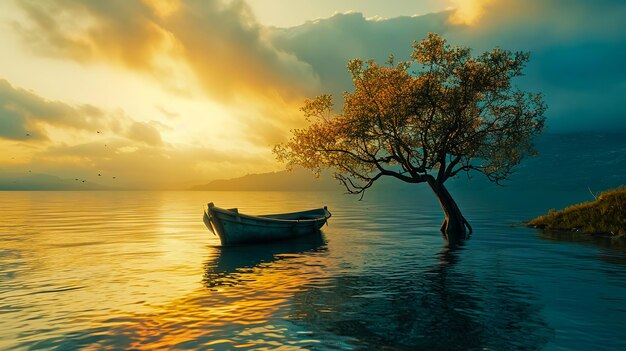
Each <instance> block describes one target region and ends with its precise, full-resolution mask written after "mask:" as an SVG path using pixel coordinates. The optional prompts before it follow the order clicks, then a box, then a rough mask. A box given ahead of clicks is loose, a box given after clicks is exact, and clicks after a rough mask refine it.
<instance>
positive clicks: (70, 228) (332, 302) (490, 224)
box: [0, 192, 626, 350]
mask: <svg viewBox="0 0 626 351" xmlns="http://www.w3.org/2000/svg"><path fill="white" fill-rule="evenodd" d="M208 201H213V202H215V203H216V204H217V205H218V206H221V207H227V208H230V207H239V208H240V209H241V211H242V212H250V213H264V212H271V213H276V212H281V211H292V210H299V209H307V208H310V207H317V206H321V205H328V207H329V209H330V210H331V212H332V213H333V218H332V219H331V220H330V223H329V226H326V227H324V228H323V232H322V234H321V235H319V236H311V237H306V238H302V239H300V240H296V241H291V242H285V243H281V244H277V245H267V246H256V247H235V248H220V247H219V241H218V239H217V238H216V237H214V236H212V235H211V233H210V232H209V231H208V230H207V229H206V228H205V227H204V225H203V223H202V218H201V216H202V205H203V204H204V203H206V202H208ZM462 205H463V207H464V208H465V214H466V215H467V217H468V218H470V220H471V221H472V224H473V227H474V232H475V233H474V235H473V237H472V238H471V239H470V240H469V241H467V242H466V243H465V245H463V246H462V247H460V248H457V249H454V250H452V249H449V248H447V247H446V246H445V244H444V241H443V239H442V237H441V234H440V233H438V228H439V226H440V222H441V213H440V210H439V208H438V207H437V204H436V202H435V201H434V199H432V198H428V199H425V198H424V197H421V196H415V195H414V194H410V193H394V194H379V195H372V196H367V197H366V198H365V200H364V201H361V202H358V201H356V199H355V198H354V197H348V196H344V195H341V194H335V193H307V192H300V193H278V192H267V193H251V192H231V193H221V192H0V349H3V350H4V349H6V350H39V349H45V350H80V349H82V350H100V349H136V350H154V349H159V348H160V349H173V350H196V349H207V350H213V349H215V350H231V349H243V350H245V349H255V350H276V349H284V350H370V349H371V350H381V349H384V350H434V349H438V350H485V349H486V350H516V349H517V350H533V349H537V350H539V349H541V350H544V349H545V350H590V349H593V350H624V349H626V323H624V321H625V320H626V308H625V307H624V306H626V270H625V269H624V267H625V265H626V252H625V250H624V248H623V247H619V245H615V244H614V243H612V242H610V241H608V242H607V241H597V240H582V241H581V240H580V237H575V236H572V235H563V234H560V235H554V234H548V233H541V232H538V231H536V230H534V229H529V228H524V227H519V226H514V225H513V224H515V223H519V222H520V221H521V220H523V219H527V218H530V217H532V216H534V215H536V214H538V213H540V212H542V211H544V210H545V209H544V208H540V206H538V205H535V204H534V203H533V202H528V203H525V204H521V203H512V202H510V201H509V202H506V201H505V204H499V205H494V204H493V203H492V202H489V203H482V202H481V201H479V200H476V201H464V202H463V203H462Z"/></svg>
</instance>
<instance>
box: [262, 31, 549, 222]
mask: <svg viewBox="0 0 626 351" xmlns="http://www.w3.org/2000/svg"><path fill="white" fill-rule="evenodd" d="M411 58H412V61H400V62H397V63H396V62H394V58H393V56H391V57H390V58H389V61H388V62H387V63H386V64H384V65H381V64H378V63H376V62H375V61H374V60H369V61H366V62H364V61H362V60H359V59H354V60H351V61H350V62H349V64H348V70H349V72H350V73H351V75H352V82H353V85H354V90H353V91H352V92H345V93H344V95H343V100H344V103H343V107H342V108H341V111H340V112H339V113H336V112H334V110H333V108H334V107H333V101H332V97H331V95H328V94H326V95H321V96H318V97H316V98H315V99H312V100H306V101H305V104H304V106H303V108H302V111H303V112H304V116H305V117H306V118H307V120H308V121H309V122H310V124H309V125H308V127H306V128H303V129H296V130H293V136H292V138H291V139H290V140H289V141H288V142H287V143H284V144H280V145H277V146H276V147H275V148H274V152H275V154H276V155H277V158H278V159H279V160H280V161H283V162H286V163H287V164H288V165H289V166H293V165H300V166H303V167H305V168H309V169H311V170H314V171H315V172H316V173H319V172H320V171H321V170H322V169H324V168H330V169H333V170H334V171H335V176H336V177H337V178H338V179H339V180H340V181H341V182H342V183H343V184H344V186H345V187H346V189H347V190H348V191H349V192H350V193H354V194H363V192H364V191H365V190H367V189H368V188H370V187H371V186H372V185H373V184H374V182H375V181H376V180H378V179H380V178H381V177H383V176H388V177H394V178H397V179H399V180H402V181H405V182H408V183H422V182H428V183H429V185H431V187H434V188H433V190H435V193H436V194H437V196H438V197H439V199H440V202H441V201H442V198H441V196H440V195H441V194H439V193H438V192H437V189H435V188H436V187H438V188H440V190H445V188H444V187H443V183H444V182H445V181H446V180H448V179H450V178H452V177H454V176H456V175H458V174H459V173H462V172H478V173H481V174H484V175H485V176H486V177H487V178H488V179H489V180H491V181H494V182H496V183H500V182H501V181H503V180H505V179H507V177H509V175H510V174H511V173H512V170H513V167H514V166H515V165H517V164H519V163H520V162H521V161H522V160H523V159H524V158H526V157H528V156H530V155H534V154H535V150H534V147H533V139H534V137H535V136H536V135H538V134H540V133H541V132H542V130H543V127H544V120H545V118H544V116H543V115H544V112H545V110H546V106H545V104H544V102H543V99H542V96H541V94H538V93H529V92H524V91H521V90H519V89H517V88H516V87H514V86H513V85H512V83H511V80H512V79H513V78H515V77H518V76H521V75H522V70H523V68H524V67H525V65H526V63H527V62H528V59H529V54H528V53H525V52H511V51H507V50H503V49H500V48H496V49H493V50H491V51H488V52H485V53H483V54H480V55H478V56H472V54H471V51H470V49H469V48H467V47H462V46H451V45H449V44H447V42H446V40H445V39H443V38H441V37H439V36H438V35H437V34H433V33H429V34H428V37H427V38H426V39H424V40H422V41H420V42H415V43H414V44H413V52H412V54H411ZM445 192H446V193H447V190H446V191H445ZM448 195H449V194H448ZM449 200H451V201H452V202H453V200H452V198H451V197H450V199H449ZM454 206H455V207H456V204H454ZM442 207H444V212H446V208H445V207H446V206H445V205H444V203H443V202H442ZM448 215H449V214H448V213H447V212H446V221H448ZM459 215H460V213H459ZM462 220H464V218H463V219H462ZM465 222H466V221H465ZM445 224H446V223H445V222H444V225H445Z"/></svg>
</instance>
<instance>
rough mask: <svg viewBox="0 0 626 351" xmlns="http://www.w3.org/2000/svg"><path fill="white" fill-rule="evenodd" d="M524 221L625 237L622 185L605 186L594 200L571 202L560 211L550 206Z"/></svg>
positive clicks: (625, 194)
mask: <svg viewBox="0 0 626 351" xmlns="http://www.w3.org/2000/svg"><path fill="white" fill-rule="evenodd" d="M528 225H529V226H532V227H535V228H540V229H547V230H562V231H573V232H582V233H586V234H592V235H608V236H611V237H620V238H623V237H626V188H625V187H623V186H621V187H619V188H617V189H612V190H607V191H605V192H603V193H602V194H600V195H599V196H598V197H597V198H596V199H595V201H590V202H584V203H581V204H577V205H572V206H569V207H567V208H565V209H563V210H560V211H556V210H550V211H548V213H547V214H545V215H543V216H539V217H537V218H535V219H532V220H530V221H529V222H528Z"/></svg>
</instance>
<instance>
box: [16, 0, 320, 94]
mask: <svg viewBox="0 0 626 351" xmlns="http://www.w3.org/2000/svg"><path fill="white" fill-rule="evenodd" d="M20 5H21V7H22V9H23V10H24V12H25V13H26V15H27V17H28V19H29V20H30V21H29V23H28V24H15V26H16V27H17V28H18V29H19V31H20V33H21V34H22V36H23V38H24V39H25V41H26V42H28V43H29V45H31V46H32V47H34V48H35V49H36V50H38V51H39V52H41V53H45V54H48V55H53V56H60V57H68V58H71V59H74V60H76V61H79V62H92V61H107V62H112V63H115V64H119V65H122V66H125V67H127V68H129V69H133V70H138V71H145V72H149V73H151V74H153V75H155V76H156V77H158V79H160V80H163V79H165V80H166V82H167V83H169V84H173V85H175V84H176V82H173V81H169V82H168V81H167V79H168V78H169V79H173V78H175V77H172V76H171V75H168V73H172V71H173V70H176V69H177V68H176V67H175V66H176V65H180V64H181V63H182V64H184V65H185V66H186V67H185V69H190V70H191V73H192V74H193V75H194V78H195V79H197V80H198V83H199V84H200V85H201V86H202V87H203V88H204V89H205V90H206V91H207V92H208V93H209V94H211V95H212V96H216V97H218V98H220V99H227V98H232V97H236V96H242V95H243V96H245V95H246V94H255V95H263V96H266V97H272V95H274V94H280V95H281V96H282V97H283V98H285V97H289V96H293V95H294V94H298V93H300V92H310V91H311V88H312V87H313V88H314V87H316V86H317V85H319V81H318V79H317V77H316V76H315V74H314V72H313V70H312V68H311V67H310V65H309V64H307V63H306V62H302V61H300V60H298V59H297V57H295V56H294V55H293V54H291V53H289V52H284V51H280V50H277V49H276V48H275V47H273V46H272V44H271V43H270V42H268V41H267V40H265V38H264V36H265V29H264V28H263V27H262V26H261V25H259V24H258V23H257V22H256V19H255V18H254V15H253V14H252V12H251V11H250V9H249V7H248V6H247V5H246V4H245V2H244V1H242V0H215V1H199V0H191V1H184V2H183V1H176V2H172V3H169V4H168V3H167V2H163V1H147V0H146V1H137V0H135V1H128V0H111V1H99V0H85V1H80V2H75V1H64V0H52V1H46V2H41V1H32V0H31V1H23V2H20Z"/></svg>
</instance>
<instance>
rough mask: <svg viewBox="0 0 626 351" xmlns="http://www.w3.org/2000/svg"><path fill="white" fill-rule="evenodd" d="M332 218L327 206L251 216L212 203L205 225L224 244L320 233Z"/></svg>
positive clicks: (207, 210)
mask: <svg viewBox="0 0 626 351" xmlns="http://www.w3.org/2000/svg"><path fill="white" fill-rule="evenodd" d="M330 217H331V214H330V212H329V211H328V209H327V208H326V206H324V208H318V209H315V210H309V211H302V212H291V213H280V214H269V215H261V216H251V215H246V214H243V213H239V211H238V210H237V209H236V208H231V209H223V208H220V207H216V206H215V205H213V203H212V202H210V203H209V204H208V206H207V208H206V209H205V210H204V216H203V220H204V224H205V225H206V226H207V228H209V230H210V231H211V232H213V234H217V236H219V238H220V241H221V243H222V245H223V246H230V245H242V244H251V243H267V242H273V241H279V240H287V239H291V238H296V237H299V236H303V235H307V234H311V233H316V232H318V231H319V230H320V228H322V226H323V225H324V224H325V223H326V221H327V220H328V219H329V218H330Z"/></svg>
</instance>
